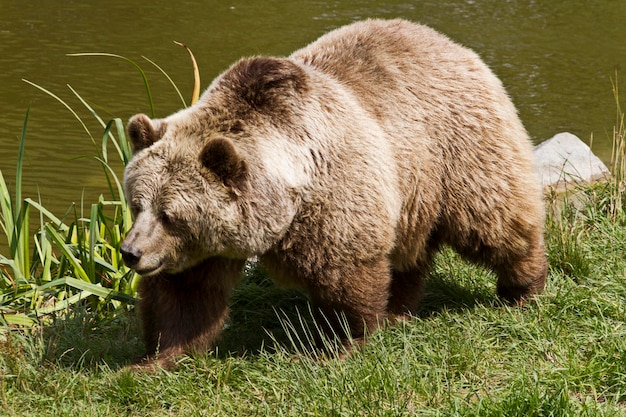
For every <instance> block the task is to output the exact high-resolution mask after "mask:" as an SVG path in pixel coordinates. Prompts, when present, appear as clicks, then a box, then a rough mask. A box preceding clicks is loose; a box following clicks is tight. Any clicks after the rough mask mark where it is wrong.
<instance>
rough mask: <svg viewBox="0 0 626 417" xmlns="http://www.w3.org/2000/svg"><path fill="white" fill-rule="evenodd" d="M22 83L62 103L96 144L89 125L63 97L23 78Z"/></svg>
mask: <svg viewBox="0 0 626 417" xmlns="http://www.w3.org/2000/svg"><path fill="white" fill-rule="evenodd" d="M22 81H24V82H25V83H27V84H30V85H32V86H33V87H35V88H37V89H39V90H41V91H43V92H44V93H46V94H48V95H49V96H50V97H52V98H54V99H55V100H56V101H58V102H59V103H61V104H62V105H63V106H65V108H66V109H68V110H69V111H70V113H72V114H73V115H74V117H75V118H76V120H78V122H79V123H80V124H81V126H82V127H83V129H84V130H85V132H87V134H88V135H89V137H90V138H91V141H92V142H94V139H93V135H92V134H91V132H90V131H89V129H88V128H87V125H86V124H85V122H83V119H81V118H80V116H79V115H78V114H77V113H76V112H75V111H74V109H73V108H72V107H71V106H70V105H69V104H67V103H66V102H65V101H64V100H63V99H62V98H61V97H59V96H57V95H56V94H54V93H53V92H52V91H50V90H48V89H46V88H43V87H42V86H40V85H38V84H35V83H34V82H32V81H28V80H26V79H24V78H22ZM94 143H95V142H94Z"/></svg>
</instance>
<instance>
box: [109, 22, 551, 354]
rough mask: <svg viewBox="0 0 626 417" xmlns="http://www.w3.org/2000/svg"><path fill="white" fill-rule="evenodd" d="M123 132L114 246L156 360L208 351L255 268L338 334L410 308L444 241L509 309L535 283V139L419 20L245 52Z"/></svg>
mask: <svg viewBox="0 0 626 417" xmlns="http://www.w3.org/2000/svg"><path fill="white" fill-rule="evenodd" d="M128 134H129V138H130V141H131V143H132V146H133V157H132V160H131V161H130V163H129V164H128V166H127V167H126V171H125V177H124V185H125V193H126V196H127V199H128V201H129V204H130V207H131V210H132V212H133V215H134V219H135V222H134V225H133V228H132V230H131V231H130V232H129V234H128V236H127V237H126V240H125V241H124V243H123V245H122V248H121V252H122V256H123V259H124V261H125V263H126V265H128V266H129V267H130V268H133V269H134V270H135V271H136V272H137V273H139V274H140V275H141V276H142V278H141V282H140V284H139V295H140V301H139V311H140V317H141V320H142V326H143V334H144V338H145V344H146V359H147V361H148V362H149V363H154V362H153V361H157V363H160V364H167V363H169V362H170V361H171V360H172V359H173V358H174V357H175V356H176V355H179V354H182V353H187V352H198V351H199V352H202V351H205V350H207V349H208V348H210V347H211V346H212V344H213V343H214V341H215V340H216V338H217V336H218V335H219V333H220V331H221V330H222V327H223V325H224V321H225V320H226V318H227V314H228V298H229V294H230V293H231V290H232V289H233V287H234V286H235V285H236V283H237V280H238V278H239V276H240V274H241V272H242V267H243V265H244V262H245V260H246V259H249V258H251V257H258V259H259V262H260V263H261V264H262V265H263V266H264V268H266V270H267V271H268V274H269V275H270V277H272V278H273V279H274V280H275V281H277V282H278V283H279V284H283V285H285V286H288V287H296V288H299V289H301V290H302V291H303V292H304V293H306V294H307V295H308V297H309V299H310V301H311V304H312V306H313V310H314V311H315V313H316V314H318V315H319V317H320V318H322V317H323V320H321V321H323V322H324V323H326V327H327V330H328V331H336V332H337V333H336V334H340V335H341V336H340V337H341V338H342V340H344V341H346V340H347V338H348V337H350V336H351V337H352V338H354V339H357V340H358V339H359V338H362V337H363V336H364V335H365V334H367V333H368V332H369V331H371V330H373V329H375V328H376V327H377V326H379V324H380V323H381V321H383V320H384V319H386V318H396V317H399V316H400V317H402V316H404V315H408V314H410V313H411V312H413V311H415V308H416V307H417V305H418V302H419V300H420V296H421V294H422V287H423V281H424V278H425V276H427V274H428V271H429V267H430V266H431V263H432V260H433V256H434V254H435V253H436V252H437V250H438V249H440V248H441V247H442V245H447V246H450V247H452V248H454V249H455V250H456V251H457V252H458V253H460V254H461V255H462V256H463V257H464V258H466V259H467V260H469V261H472V262H475V263H478V264H480V265H484V266H486V267H488V268H490V269H491V270H493V272H494V273H495V275H496V276H497V292H498V294H499V296H500V297H501V298H502V299H504V300H505V301H507V302H509V303H512V304H517V303H521V302H523V301H524V300H525V299H527V298H528V297H529V296H531V295H534V294H536V293H539V292H540V291H541V290H542V289H543V287H544V283H545V279H546V270H547V263H546V256H545V251H544V242H543V224H544V208H543V202H542V193H541V189H540V186H539V183H538V181H537V178H536V176H535V174H534V171H533V162H532V161H533V158H532V145H531V142H530V141H529V138H528V134H527V133H526V131H525V129H524V127H523V126H522V123H521V122H520V119H519V118H518V115H517V111H516V109H515V107H514V106H513V104H512V102H511V100H510V99H509V97H508V95H507V93H506V92H505V90H504V88H503V86H502V84H501V82H500V81H499V80H498V79H497V78H496V77H495V76H494V74H493V73H492V72H491V71H490V70H489V69H488V67H487V66H486V65H485V64H484V63H483V61H482V60H481V59H480V58H479V57H478V56H477V55H476V54H475V53H474V52H472V51H471V50H469V49H466V48H465V47H462V46H459V45H457V44H456V43H453V42H452V41H450V40H449V39H448V38H446V37H445V36H443V35H441V34H439V33H437V32H436V31H434V30H432V29H430V28H428V27H425V26H421V25H417V24H413V23H410V22H408V21H404V20H389V21H385V20H367V21H363V22H359V23H355V24H351V25H349V26H345V27H342V28H339V29H337V30H334V31H332V32H330V33H328V34H326V35H324V36H322V37H321V38H319V39H318V40H317V41H315V42H313V43H312V44H310V45H309V46H307V47H305V48H304V49H301V50H299V51H296V52H295V53H293V54H292V55H291V56H289V57H287V58H275V57H252V58H246V59H242V60H240V61H239V62H237V63H235V64H234V65H233V66H232V67H230V68H229V69H228V70H226V71H225V72H224V73H222V74H221V75H220V76H219V77H217V79H215V80H214V81H213V83H212V84H211V85H210V86H209V88H208V89H207V90H206V92H205V93H204V94H203V95H202V97H201V98H200V100H199V101H198V102H197V103H196V104H194V105H193V106H191V107H189V108H187V109H184V110H181V111H179V112H177V113H175V114H173V115H171V116H169V117H166V118H164V119H160V120H151V119H150V118H148V117H147V116H145V115H141V114H140V115H136V116H134V117H133V118H132V119H131V120H130V122H129V125H128ZM338 316H341V317H342V320H345V321H346V322H347V324H348V326H349V334H347V332H342V331H341V329H340V328H339V327H342V326H339V325H338V324H339V323H338V321H339V320H338V319H337V317H338ZM343 327H345V326H343Z"/></svg>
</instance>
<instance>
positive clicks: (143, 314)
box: [138, 258, 244, 367]
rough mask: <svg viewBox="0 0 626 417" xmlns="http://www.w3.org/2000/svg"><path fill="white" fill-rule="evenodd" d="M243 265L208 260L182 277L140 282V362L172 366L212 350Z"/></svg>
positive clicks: (160, 276) (175, 276)
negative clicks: (186, 355)
mask: <svg viewBox="0 0 626 417" xmlns="http://www.w3.org/2000/svg"><path fill="white" fill-rule="evenodd" d="M243 265H244V261H233V260H227V259H220V258H210V259H207V260H205V261H203V262H202V263H200V264H199V265H196V266H194V267H193V268H191V269H189V270H187V271H184V272H181V273H178V274H162V275H159V276H154V277H146V278H142V279H141V281H140V284H139V289H138V292H139V297H140V300H139V314H140V318H141V322H142V326H143V337H144V342H145V345H146V354H145V356H144V358H143V359H142V361H141V364H145V365H149V364H154V362H156V363H158V364H159V365H161V366H165V367H168V366H171V365H173V361H174V359H175V358H176V356H178V355H181V354H184V353H194V352H205V351H207V350H208V349H209V348H211V347H212V346H213V343H214V342H215V339H216V338H217V337H218V336H219V334H220V332H221V330H222V327H223V326H224V322H225V320H226V318H227V317H228V298H229V296H230V293H231V290H232V288H233V286H234V285H235V283H236V282H237V280H238V278H239V276H240V274H241V270H242V268H243Z"/></svg>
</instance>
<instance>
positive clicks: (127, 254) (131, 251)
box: [120, 243, 142, 268]
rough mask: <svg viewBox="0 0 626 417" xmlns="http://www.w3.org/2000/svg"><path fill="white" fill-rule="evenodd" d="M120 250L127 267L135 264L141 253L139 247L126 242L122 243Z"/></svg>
mask: <svg viewBox="0 0 626 417" xmlns="http://www.w3.org/2000/svg"><path fill="white" fill-rule="evenodd" d="M120 252H121V253H122V259H123V260H124V263H125V264H126V266H127V267H129V268H132V267H134V266H136V265H137V264H138V263H139V260H140V259H141V255H142V253H141V251H140V250H139V249H137V248H136V247H134V246H132V245H129V244H127V243H122V247H121V248H120Z"/></svg>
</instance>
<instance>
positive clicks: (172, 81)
mask: <svg viewBox="0 0 626 417" xmlns="http://www.w3.org/2000/svg"><path fill="white" fill-rule="evenodd" d="M141 57H142V58H143V59H145V60H146V61H148V62H149V63H151V64H152V65H154V66H155V68H156V69H158V70H159V71H161V74H163V75H164V76H165V78H167V80H168V81H169V82H170V84H171V85H172V87H174V90H175V91H176V94H178V97H179V98H180V101H181V102H182V103H183V107H187V103H186V102H185V99H184V97H183V94H182V93H181V92H180V89H179V88H178V86H177V85H176V83H175V82H174V80H172V77H170V76H169V74H168V73H167V72H165V70H164V69H163V68H161V67H160V66H159V65H158V64H157V63H156V62H154V61H153V60H151V59H149V58H148V57H145V56H143V55H142V56H141Z"/></svg>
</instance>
